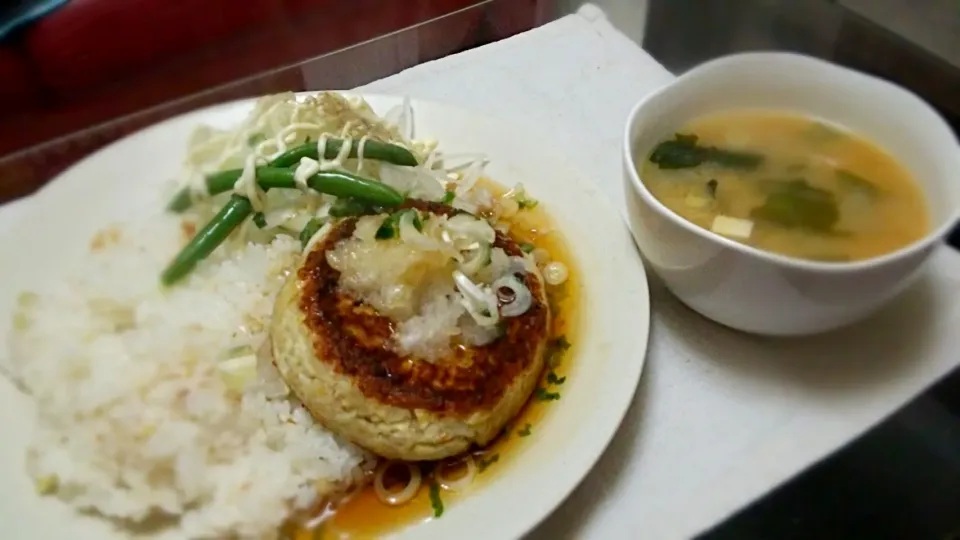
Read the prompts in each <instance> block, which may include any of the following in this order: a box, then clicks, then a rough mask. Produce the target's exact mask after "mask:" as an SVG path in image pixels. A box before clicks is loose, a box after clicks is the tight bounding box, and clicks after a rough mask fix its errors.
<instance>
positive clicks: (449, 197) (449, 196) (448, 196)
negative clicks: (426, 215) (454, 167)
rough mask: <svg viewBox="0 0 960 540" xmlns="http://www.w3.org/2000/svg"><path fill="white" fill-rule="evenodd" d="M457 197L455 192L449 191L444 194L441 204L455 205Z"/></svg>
mask: <svg viewBox="0 0 960 540" xmlns="http://www.w3.org/2000/svg"><path fill="white" fill-rule="evenodd" d="M456 197H457V194H456V193H454V192H453V191H448V192H446V193H444V194H443V198H442V199H440V202H441V203H443V204H451V203H453V199H455V198H456Z"/></svg>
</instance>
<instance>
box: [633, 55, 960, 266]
mask: <svg viewBox="0 0 960 540" xmlns="http://www.w3.org/2000/svg"><path fill="white" fill-rule="evenodd" d="M757 59H764V60H767V61H775V60H782V61H791V62H806V63H808V64H811V65H815V66H816V67H818V68H820V69H832V70H834V71H837V72H843V73H844V74H845V75H846V76H852V77H859V78H861V80H863V81H864V82H866V83H869V84H873V85H877V86H885V87H887V88H888V89H892V90H894V91H896V92H899V93H901V94H903V95H905V96H906V97H907V98H908V99H913V100H916V101H918V102H919V103H920V105H921V106H923V107H925V108H927V109H928V110H929V111H930V112H931V113H933V115H934V116H935V117H936V119H937V121H939V122H940V123H941V124H942V126H943V127H944V128H945V129H946V130H947V132H948V133H952V130H951V128H950V127H949V126H948V125H947V123H946V121H944V120H943V117H942V116H941V115H940V114H939V113H938V112H937V111H936V110H935V109H933V107H931V106H930V105H929V104H928V103H927V102H926V101H924V100H923V99H922V98H920V97H919V96H918V95H917V94H915V93H913V92H912V91H910V90H908V89H906V88H903V87H901V86H899V85H896V84H893V83H890V82H888V81H885V80H883V79H880V78H878V77H875V76H872V75H868V74H866V73H863V72H860V71H857V70H854V69H850V68H847V67H844V66H840V65H838V64H835V63H833V62H829V61H826V60H821V59H819V58H815V57H812V56H807V55H803V54H797V53H786V52H748V53H738V54H730V55H726V56H722V57H720V58H716V59H713V60H710V61H707V62H704V63H702V64H700V65H698V66H696V67H694V68H692V69H690V70H688V71H687V72H685V73H683V74H682V75H680V76H678V77H677V78H676V79H674V80H673V81H671V82H669V83H667V84H666V85H664V86H661V87H660V88H658V89H656V90H654V91H652V92H650V93H649V94H647V95H646V96H644V97H643V98H642V99H641V100H640V101H639V102H637V103H636V104H635V105H634V106H633V108H632V109H631V110H630V114H629V115H628V116H627V122H626V124H625V126H624V132H623V137H622V143H621V144H622V154H623V160H624V164H625V169H627V171H626V172H627V176H628V177H629V184H630V185H631V187H632V189H633V191H634V192H635V193H636V194H637V195H639V196H640V197H641V198H642V199H643V200H644V202H646V203H647V205H649V206H650V207H652V208H654V209H655V210H656V211H657V212H658V213H660V215H662V216H663V217H665V218H666V219H668V220H670V221H671V222H672V223H673V224H674V225H676V226H679V227H681V228H683V229H684V230H686V231H687V232H690V233H692V234H694V235H696V236H699V237H700V238H702V239H703V240H707V241H711V242H714V243H717V244H719V245H721V246H722V247H724V248H727V249H731V250H734V251H736V252H738V253H740V254H742V255H746V256H749V257H754V258H757V259H760V260H762V261H764V262H766V263H769V264H773V265H778V266H783V267H788V268H791V269H796V270H807V271H814V272H821V273H830V274H833V273H855V272H859V271H863V270H869V269H874V268H878V267H881V266H886V265H888V264H891V263H895V262H897V261H901V260H903V259H908V258H911V257H913V256H915V255H916V254H917V253H919V252H921V251H923V250H925V249H927V248H929V247H931V246H932V245H933V244H935V243H937V242H939V241H940V240H942V239H943V238H944V237H946V236H947V234H949V232H950V231H951V230H952V229H953V228H954V226H956V224H957V221H958V220H960V205H954V208H953V209H952V210H951V211H950V213H949V215H948V216H947V218H946V219H944V220H942V223H941V224H940V225H939V226H938V227H936V228H932V229H931V230H930V231H928V232H927V234H926V235H924V236H923V237H921V238H919V239H917V240H915V241H913V242H911V243H909V244H906V245H905V246H902V247H900V248H898V249H896V250H894V251H891V252H888V253H884V254H883V255H878V256H876V257H871V258H869V259H861V260H857V261H840V262H827V261H814V260H810V259H801V258H799V257H791V256H788V255H782V254H779V253H774V252H770V251H765V250H762V249H759V248H756V247H753V246H749V245H747V244H742V243H740V242H737V241H735V240H731V239H730V238H727V237H725V236H723V235H720V234H718V233H715V232H713V231H710V230H707V229H704V228H702V227H699V226H697V225H695V224H693V223H691V222H690V221H687V220H686V219H684V218H683V217H681V216H680V215H679V214H677V213H676V212H674V211H673V210H671V209H670V208H668V207H667V206H666V205H664V204H663V203H661V202H660V201H659V200H658V199H657V198H656V197H654V196H653V194H652V193H651V192H650V190H649V189H647V186H646V185H644V183H643V182H642V181H641V180H640V173H639V172H638V170H637V167H636V163H635V161H636V160H635V159H634V153H633V141H634V140H635V139H636V137H633V136H632V135H631V132H632V131H633V127H634V124H635V123H636V120H637V117H638V116H639V114H640V112H641V111H642V110H643V109H645V108H646V107H647V106H648V105H649V104H650V103H651V102H653V101H654V100H655V99H656V98H657V97H658V96H661V95H663V94H666V93H669V92H672V91H675V90H676V89H677V88H678V87H679V86H680V85H681V84H683V83H685V81H687V80H689V79H691V78H693V77H696V76H699V75H700V73H702V72H703V71H708V70H715V69H717V68H719V67H722V66H724V65H726V64H732V63H738V62H744V61H751V60H757ZM867 137H868V138H869V135H867ZM954 143H955V145H956V147H957V148H956V155H957V159H956V161H957V165H958V170H960V143H958V142H957V139H956V137H954ZM921 189H922V188H921ZM924 195H925V198H926V196H927V194H926V193H924Z"/></svg>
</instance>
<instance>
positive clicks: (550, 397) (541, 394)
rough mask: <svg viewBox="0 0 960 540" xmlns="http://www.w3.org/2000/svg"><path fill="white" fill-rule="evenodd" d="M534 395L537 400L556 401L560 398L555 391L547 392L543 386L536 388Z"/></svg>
mask: <svg viewBox="0 0 960 540" xmlns="http://www.w3.org/2000/svg"><path fill="white" fill-rule="evenodd" d="M534 396H535V397H536V398H537V401H556V400H558V399H560V394H558V393H557V392H548V391H547V389H545V388H537V391H536V392H534Z"/></svg>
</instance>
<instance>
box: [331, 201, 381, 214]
mask: <svg viewBox="0 0 960 540" xmlns="http://www.w3.org/2000/svg"><path fill="white" fill-rule="evenodd" d="M372 210H373V208H372V207H371V206H370V205H369V204H364V203H362V202H360V201H358V200H356V199H337V200H336V202H334V203H333V206H331V207H330V217H335V218H344V217H350V216H362V215H363V214H367V213H370V212H371V211H372Z"/></svg>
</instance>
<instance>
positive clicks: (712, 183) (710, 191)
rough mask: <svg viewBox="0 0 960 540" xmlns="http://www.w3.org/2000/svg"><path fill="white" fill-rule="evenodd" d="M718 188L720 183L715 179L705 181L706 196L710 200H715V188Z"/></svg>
mask: <svg viewBox="0 0 960 540" xmlns="http://www.w3.org/2000/svg"><path fill="white" fill-rule="evenodd" d="M719 186H720V182H717V179H716V178H711V179H710V180H709V181H707V195H709V196H710V197H711V198H713V199H716V198H717V188H718V187H719Z"/></svg>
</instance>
